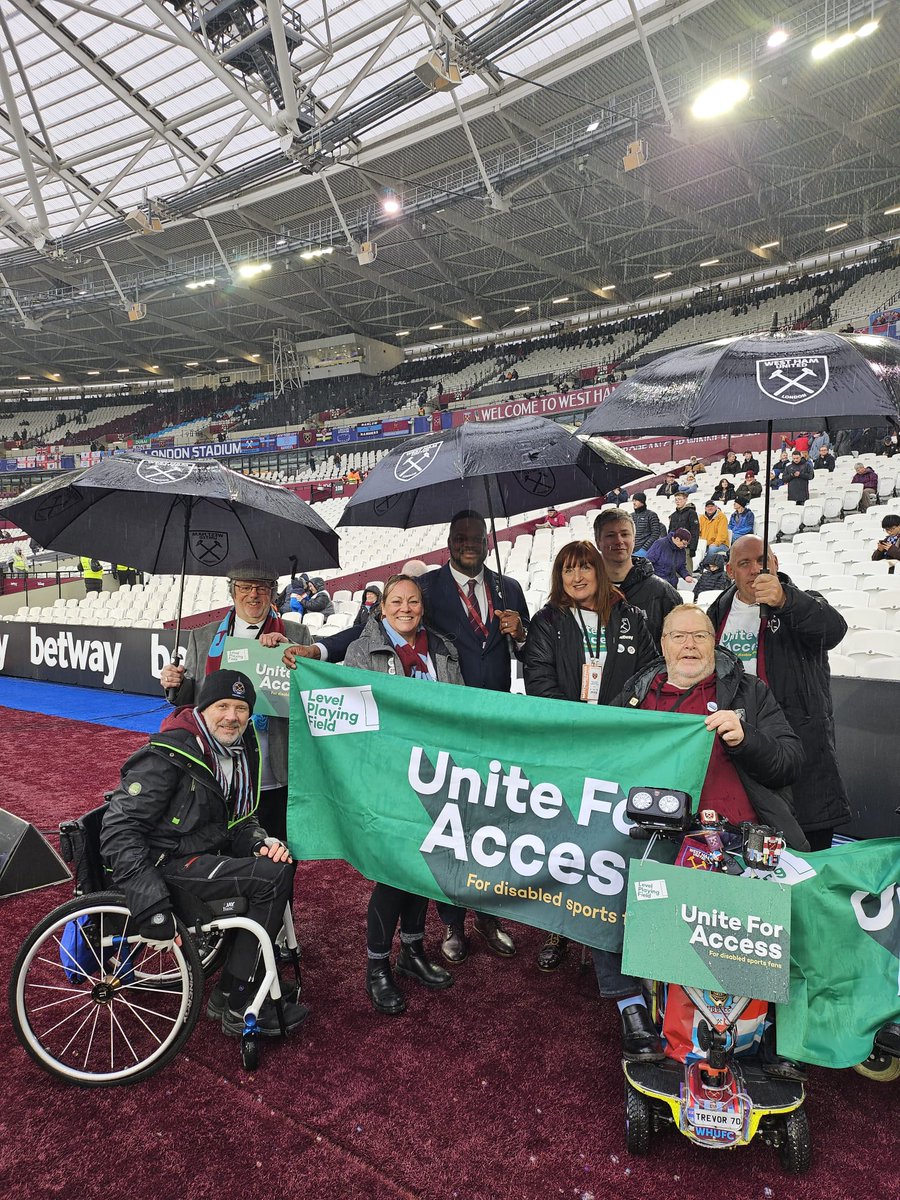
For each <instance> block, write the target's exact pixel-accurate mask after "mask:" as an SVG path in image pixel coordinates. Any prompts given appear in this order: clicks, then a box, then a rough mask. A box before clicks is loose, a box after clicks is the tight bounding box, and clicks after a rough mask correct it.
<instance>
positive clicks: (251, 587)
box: [234, 583, 272, 596]
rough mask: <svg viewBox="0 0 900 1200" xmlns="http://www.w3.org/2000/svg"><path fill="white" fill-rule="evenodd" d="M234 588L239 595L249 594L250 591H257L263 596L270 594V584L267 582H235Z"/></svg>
mask: <svg viewBox="0 0 900 1200" xmlns="http://www.w3.org/2000/svg"><path fill="white" fill-rule="evenodd" d="M234 590H235V592H237V594H238V595H239V596H249V595H250V593H251V592H259V593H260V595H264V596H271V595H272V585H271V584H269V583H236V584H235V585H234Z"/></svg>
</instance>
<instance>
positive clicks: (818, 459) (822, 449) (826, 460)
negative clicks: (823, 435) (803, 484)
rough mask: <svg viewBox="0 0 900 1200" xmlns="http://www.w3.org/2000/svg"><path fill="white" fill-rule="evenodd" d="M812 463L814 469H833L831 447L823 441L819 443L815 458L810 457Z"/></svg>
mask: <svg viewBox="0 0 900 1200" xmlns="http://www.w3.org/2000/svg"><path fill="white" fill-rule="evenodd" d="M812 465H813V470H814V471H833V470H834V455H833V454H832V453H831V447H830V446H828V445H826V444H825V443H824V442H823V443H822V444H820V446H819V449H818V450H817V451H816V456H815V458H814V459H812Z"/></svg>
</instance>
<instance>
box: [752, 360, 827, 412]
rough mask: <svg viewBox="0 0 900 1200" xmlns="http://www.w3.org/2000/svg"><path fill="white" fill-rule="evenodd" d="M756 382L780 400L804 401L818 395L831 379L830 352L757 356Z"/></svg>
mask: <svg viewBox="0 0 900 1200" xmlns="http://www.w3.org/2000/svg"><path fill="white" fill-rule="evenodd" d="M756 382H757V384H758V386H759V390H760V391H761V392H763V393H764V394H765V395H766V396H769V397H770V398H771V399H772V400H777V401H778V402H779V404H803V403H805V401H807V400H811V399H812V398H813V396H818V394H819V392H821V391H822V389H823V388H824V387H825V385H826V384H827V383H828V355H827V354H808V355H802V356H796V357H793V358H760V359H757V362H756Z"/></svg>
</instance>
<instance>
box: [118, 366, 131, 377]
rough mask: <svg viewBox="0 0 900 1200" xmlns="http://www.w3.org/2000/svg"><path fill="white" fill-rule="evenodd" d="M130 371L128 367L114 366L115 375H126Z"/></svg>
mask: <svg viewBox="0 0 900 1200" xmlns="http://www.w3.org/2000/svg"><path fill="white" fill-rule="evenodd" d="M130 371H131V368H130V367H116V374H117V375H128V374H129V372H130Z"/></svg>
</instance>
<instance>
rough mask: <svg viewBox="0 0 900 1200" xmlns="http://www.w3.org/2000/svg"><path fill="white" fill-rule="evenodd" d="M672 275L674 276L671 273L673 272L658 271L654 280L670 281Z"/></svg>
mask: <svg viewBox="0 0 900 1200" xmlns="http://www.w3.org/2000/svg"><path fill="white" fill-rule="evenodd" d="M671 274H672V272H671V271H658V272H657V273H656V274H655V275H654V276H653V278H654V279H668V278H669V276H670V275H671Z"/></svg>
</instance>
